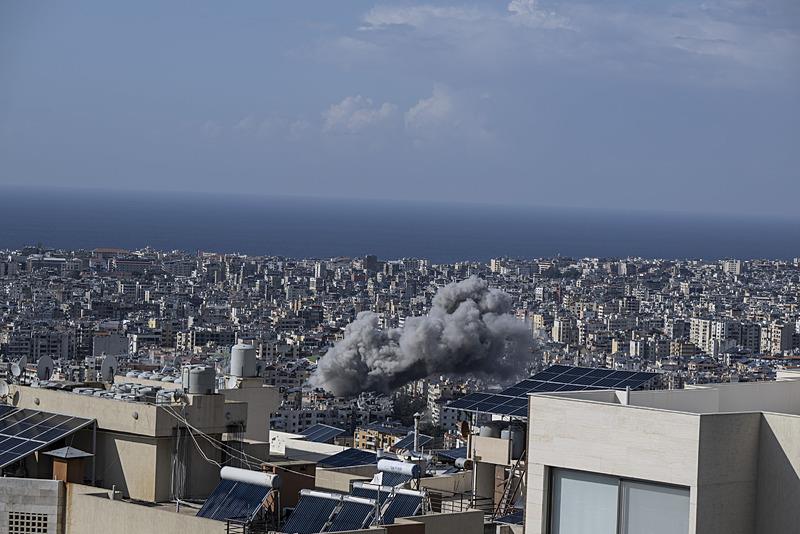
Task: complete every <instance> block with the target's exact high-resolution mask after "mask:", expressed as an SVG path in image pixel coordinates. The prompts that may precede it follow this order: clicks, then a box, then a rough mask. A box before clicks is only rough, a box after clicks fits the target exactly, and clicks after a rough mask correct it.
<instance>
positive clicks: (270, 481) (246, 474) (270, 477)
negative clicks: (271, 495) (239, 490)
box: [219, 465, 281, 489]
mask: <svg viewBox="0 0 800 534" xmlns="http://www.w3.org/2000/svg"><path fill="white" fill-rule="evenodd" d="M219 476H220V478H222V479H223V480H234V481H236V482H247V483H248V484H256V485H258V486H264V487H267V488H275V489H278V488H280V487H281V477H280V475H276V474H274V473H265V472H264V471H252V470H250V469H240V468H238V467H230V466H227V465H226V466H225V467H223V468H222V470H221V471H220V472H219Z"/></svg>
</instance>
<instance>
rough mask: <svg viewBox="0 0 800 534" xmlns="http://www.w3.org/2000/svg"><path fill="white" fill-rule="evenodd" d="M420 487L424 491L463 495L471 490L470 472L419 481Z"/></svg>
mask: <svg viewBox="0 0 800 534" xmlns="http://www.w3.org/2000/svg"><path fill="white" fill-rule="evenodd" d="M420 486H422V487H423V488H425V489H430V490H434V491H436V490H438V491H445V492H450V493H463V492H465V491H470V490H471V489H472V471H459V472H458V473H453V474H450V475H441V476H437V477H428V478H422V479H420Z"/></svg>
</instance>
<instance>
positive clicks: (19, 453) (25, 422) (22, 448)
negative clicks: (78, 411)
mask: <svg viewBox="0 0 800 534" xmlns="http://www.w3.org/2000/svg"><path fill="white" fill-rule="evenodd" d="M93 422H94V420H93V419H83V418H81V417H72V416H69V415H59V414H54V413H48V412H40V411H38V410H28V409H17V408H14V407H11V406H0V468H2V467H6V466H7V465H10V464H13V463H14V462H16V461H19V460H21V459H23V458H25V457H26V456H28V455H30V454H33V453H34V452H36V451H38V450H41V449H44V448H45V447H47V446H48V445H50V444H52V443H55V442H56V441H58V440H60V439H62V438H65V437H67V436H69V435H71V434H73V433H75V432H77V431H78V430H80V429H82V428H84V427H86V426H89V425H90V424H92V423H93Z"/></svg>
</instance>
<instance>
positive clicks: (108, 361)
mask: <svg viewBox="0 0 800 534" xmlns="http://www.w3.org/2000/svg"><path fill="white" fill-rule="evenodd" d="M116 372H117V358H116V357H114V356H106V357H105V358H103V364H102V365H101V366H100V380H102V381H103V382H113V381H114V375H115V374H116Z"/></svg>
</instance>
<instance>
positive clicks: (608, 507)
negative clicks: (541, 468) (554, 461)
mask: <svg viewBox="0 0 800 534" xmlns="http://www.w3.org/2000/svg"><path fill="white" fill-rule="evenodd" d="M551 488H552V491H551V495H552V497H551V508H550V533H551V534H595V533H596V534H687V533H688V532H689V489H688V488H680V487H675V486H666V485H662V484H650V483H646V482H638V481H632V480H624V479H620V478H618V477H613V476H607V475H600V474H596V473H587V472H583V471H572V470H568V469H555V468H554V469H553V475H552V486H551Z"/></svg>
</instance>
